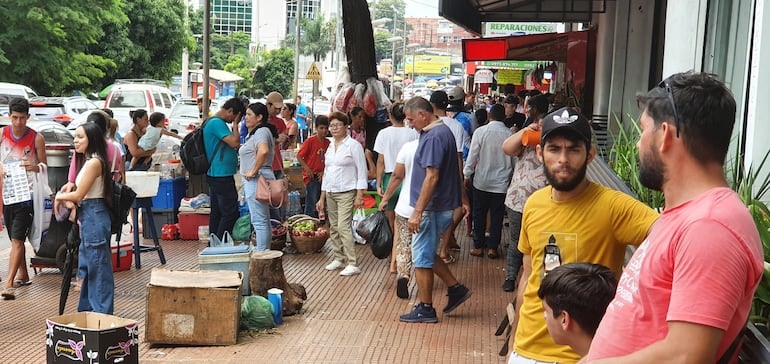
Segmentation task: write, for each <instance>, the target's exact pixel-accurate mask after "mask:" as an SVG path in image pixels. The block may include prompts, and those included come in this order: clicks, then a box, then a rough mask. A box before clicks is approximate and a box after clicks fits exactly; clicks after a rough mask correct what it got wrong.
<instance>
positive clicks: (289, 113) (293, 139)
mask: <svg viewBox="0 0 770 364" xmlns="http://www.w3.org/2000/svg"><path fill="white" fill-rule="evenodd" d="M296 110H297V106H296V105H294V104H292V103H290V102H287V103H285V104H283V107H282V108H281V119H283V122H284V123H286V133H287V135H288V139H287V140H286V143H284V144H283V145H282V146H281V149H283V150H294V149H296V148H297V134H299V127H298V126H297V120H295V119H294V113H295V112H296Z"/></svg>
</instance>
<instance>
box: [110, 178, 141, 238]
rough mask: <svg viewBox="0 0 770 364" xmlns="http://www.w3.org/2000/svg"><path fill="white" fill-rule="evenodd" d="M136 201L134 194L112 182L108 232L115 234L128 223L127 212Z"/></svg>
mask: <svg viewBox="0 0 770 364" xmlns="http://www.w3.org/2000/svg"><path fill="white" fill-rule="evenodd" d="M134 199H136V192H134V190H133V189H131V187H128V186H126V185H124V184H121V183H119V182H115V181H113V182H112V208H110V232H111V233H113V234H117V233H119V232H121V230H122V229H123V224H126V223H128V211H129V210H131V205H133V204H134Z"/></svg>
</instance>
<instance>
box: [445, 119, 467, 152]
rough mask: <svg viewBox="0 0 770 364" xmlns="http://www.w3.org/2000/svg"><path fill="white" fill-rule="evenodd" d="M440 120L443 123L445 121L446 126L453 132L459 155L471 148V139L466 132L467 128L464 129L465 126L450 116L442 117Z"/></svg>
mask: <svg viewBox="0 0 770 364" xmlns="http://www.w3.org/2000/svg"><path fill="white" fill-rule="evenodd" d="M440 118H441V121H443V122H444V124H446V126H448V127H449V130H451V131H452V134H453V135H454V136H455V143H456V144H457V153H462V152H463V148H470V145H471V137H470V136H469V135H468V132H466V131H465V128H463V124H460V122H459V121H457V120H455V119H453V118H451V117H449V116H441V117H440Z"/></svg>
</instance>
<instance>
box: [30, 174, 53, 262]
mask: <svg viewBox="0 0 770 364" xmlns="http://www.w3.org/2000/svg"><path fill="white" fill-rule="evenodd" d="M38 167H40V172H38V173H34V174H33V176H34V179H33V181H32V208H33V210H34V215H33V216H32V226H30V228H29V243H30V244H32V248H33V249H34V250H35V251H37V250H38V249H40V242H41V241H42V240H43V238H44V237H45V234H46V233H47V232H48V226H49V225H50V224H51V216H52V214H53V200H52V199H51V194H53V192H52V191H51V187H49V186H48V168H47V167H46V165H45V164H43V163H40V164H38Z"/></svg>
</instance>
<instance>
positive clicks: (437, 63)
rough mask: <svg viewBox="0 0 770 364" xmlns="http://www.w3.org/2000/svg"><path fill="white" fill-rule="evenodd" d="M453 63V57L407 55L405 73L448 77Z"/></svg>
mask: <svg viewBox="0 0 770 364" xmlns="http://www.w3.org/2000/svg"><path fill="white" fill-rule="evenodd" d="M412 58H414V63H412V61H413V59H412ZM451 62H452V57H451V56H434V55H420V54H418V55H415V56H411V55H407V56H406V57H404V71H405V72H407V73H411V74H415V75H446V74H449V70H450V68H449V67H450V66H451Z"/></svg>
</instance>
